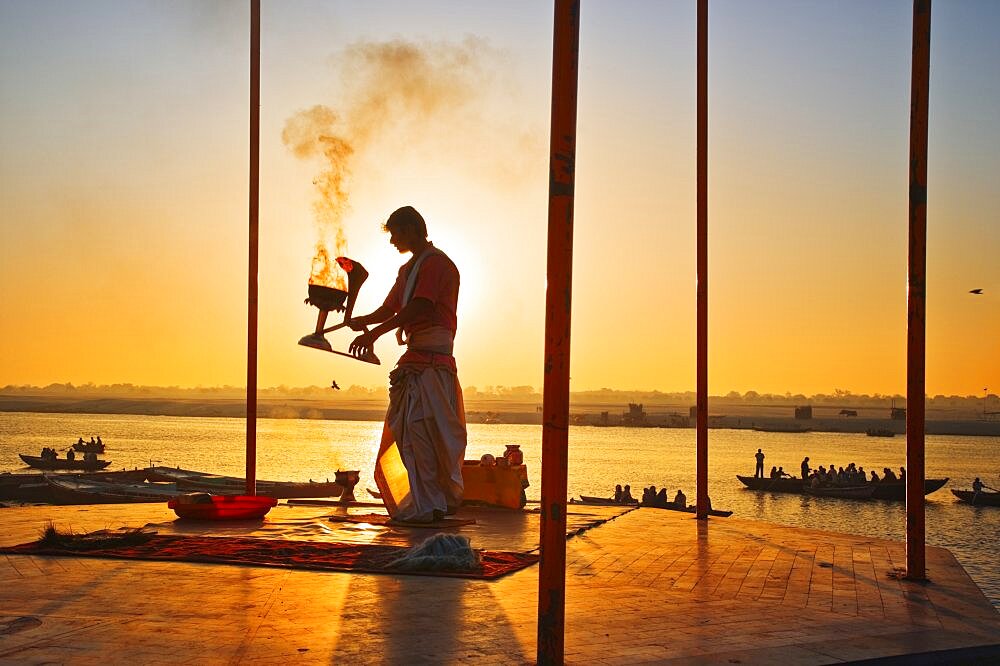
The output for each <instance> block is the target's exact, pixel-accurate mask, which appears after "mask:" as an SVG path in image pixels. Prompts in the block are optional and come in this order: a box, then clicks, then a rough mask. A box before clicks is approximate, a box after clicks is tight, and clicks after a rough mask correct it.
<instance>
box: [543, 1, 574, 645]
mask: <svg viewBox="0 0 1000 666" xmlns="http://www.w3.org/2000/svg"><path fill="white" fill-rule="evenodd" d="M579 47H580V3H579V0H555V21H554V30H553V42H552V125H551V136H550V138H549V142H550V143H549V147H550V155H549V228H548V258H547V269H546V276H547V287H546V292H545V382H544V387H543V390H542V405H543V406H542V418H543V422H542V505H541V549H540V554H541V562H540V566H539V571H538V650H537V659H538V663H539V664H561V663H563V654H564V638H565V623H566V474H567V464H568V457H569V363H570V353H569V352H570V346H569V343H570V313H571V309H572V307H571V300H572V294H573V188H574V181H575V170H576V169H575V165H576V94H577V57H578V54H579Z"/></svg>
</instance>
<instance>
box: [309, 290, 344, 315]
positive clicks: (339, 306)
mask: <svg viewBox="0 0 1000 666" xmlns="http://www.w3.org/2000/svg"><path fill="white" fill-rule="evenodd" d="M346 300H347V292H346V291H343V290H341V289H334V288H333V287H325V286H323V285H321V284H311V285H309V298H308V302H309V303H311V304H312V305H315V306H316V307H318V308H319V309H320V310H343V309H344V301H346Z"/></svg>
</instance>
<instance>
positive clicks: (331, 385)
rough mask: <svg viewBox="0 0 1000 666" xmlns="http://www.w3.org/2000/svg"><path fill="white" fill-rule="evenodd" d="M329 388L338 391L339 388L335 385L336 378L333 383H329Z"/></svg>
mask: <svg viewBox="0 0 1000 666" xmlns="http://www.w3.org/2000/svg"><path fill="white" fill-rule="evenodd" d="M330 388H332V389H333V390H334V391H339V390H340V387H339V386H337V380H336V379H334V380H333V383H332V384H330Z"/></svg>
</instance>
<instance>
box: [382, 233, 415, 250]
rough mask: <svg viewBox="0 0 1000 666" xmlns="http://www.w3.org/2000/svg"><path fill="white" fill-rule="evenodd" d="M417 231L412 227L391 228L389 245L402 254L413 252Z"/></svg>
mask: <svg viewBox="0 0 1000 666" xmlns="http://www.w3.org/2000/svg"><path fill="white" fill-rule="evenodd" d="M415 234H416V231H415V230H414V229H413V227H410V226H399V227H390V228H389V243H390V244H391V245H392V246H393V247H394V248H396V249H397V250H399V253H400V254H403V253H405V252H412V251H413V245H414V243H413V239H414V235H415Z"/></svg>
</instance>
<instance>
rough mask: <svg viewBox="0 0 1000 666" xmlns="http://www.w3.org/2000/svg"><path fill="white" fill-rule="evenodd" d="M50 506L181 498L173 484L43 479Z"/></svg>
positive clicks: (133, 502) (55, 477)
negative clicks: (47, 488) (49, 492)
mask: <svg viewBox="0 0 1000 666" xmlns="http://www.w3.org/2000/svg"><path fill="white" fill-rule="evenodd" d="M45 481H46V483H48V485H49V487H50V490H51V493H52V500H53V503H54V504H135V503H139V502H166V501H167V500H169V499H171V498H174V497H178V496H180V495H183V494H185V491H183V490H180V489H178V488H177V485H176V484H173V483H109V482H105V481H94V480H88V479H64V478H60V477H58V476H47V477H45Z"/></svg>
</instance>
